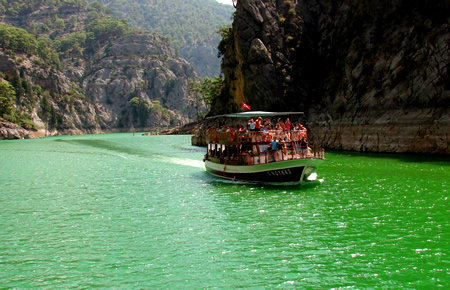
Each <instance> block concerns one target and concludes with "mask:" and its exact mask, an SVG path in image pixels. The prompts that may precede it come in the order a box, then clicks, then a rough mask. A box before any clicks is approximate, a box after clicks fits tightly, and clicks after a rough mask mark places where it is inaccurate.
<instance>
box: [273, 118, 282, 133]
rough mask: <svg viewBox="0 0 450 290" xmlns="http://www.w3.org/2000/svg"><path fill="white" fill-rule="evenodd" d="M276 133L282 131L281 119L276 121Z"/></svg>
mask: <svg viewBox="0 0 450 290" xmlns="http://www.w3.org/2000/svg"><path fill="white" fill-rule="evenodd" d="M275 129H276V130H278V131H283V130H284V123H283V121H281V119H278V121H277V126H276V128H275Z"/></svg>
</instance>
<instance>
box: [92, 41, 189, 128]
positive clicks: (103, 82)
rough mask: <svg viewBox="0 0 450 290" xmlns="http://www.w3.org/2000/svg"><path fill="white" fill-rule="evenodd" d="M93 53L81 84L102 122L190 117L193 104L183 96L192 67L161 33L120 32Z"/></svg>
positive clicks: (134, 123) (119, 124) (152, 123)
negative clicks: (157, 34) (119, 36)
mask: <svg viewBox="0 0 450 290" xmlns="http://www.w3.org/2000/svg"><path fill="white" fill-rule="evenodd" d="M94 59H95V60H96V61H95V63H93V64H92V67H91V69H90V71H89V72H88V73H87V74H86V76H85V77H84V80H83V87H84V91H85V93H86V95H87V96H88V98H89V99H90V100H91V101H92V103H94V104H95V108H96V112H97V114H98V116H99V121H100V124H101V126H102V127H105V128H129V127H143V128H144V127H152V128H159V129H161V128H168V127H171V126H172V127H173V126H177V125H181V124H185V123H187V122H188V121H192V120H193V119H194V118H195V110H194V104H193V103H192V102H190V101H189V100H188V98H187V96H188V89H189V80H193V79H195V77H196V75H195V73H194V70H193V68H192V66H191V65H190V64H188V63H187V62H186V61H185V60H183V59H180V58H177V57H175V56H174V52H173V50H172V49H171V48H170V46H169V44H168V42H167V41H165V40H163V39H162V38H161V37H159V36H156V35H153V34H145V33H143V34H141V33H136V34H131V35H126V36H124V37H122V38H120V39H118V40H117V41H116V42H115V43H114V44H112V45H111V46H109V47H106V48H104V49H102V50H100V51H98V52H97V54H96V55H95V56H94ZM167 108H170V109H167Z"/></svg>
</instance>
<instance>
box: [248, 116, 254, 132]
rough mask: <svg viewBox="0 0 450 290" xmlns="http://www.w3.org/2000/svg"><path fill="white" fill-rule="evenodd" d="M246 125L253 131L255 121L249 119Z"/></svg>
mask: <svg viewBox="0 0 450 290" xmlns="http://www.w3.org/2000/svg"><path fill="white" fill-rule="evenodd" d="M247 127H248V130H249V131H255V121H253V119H250V120H249V121H248V123H247Z"/></svg>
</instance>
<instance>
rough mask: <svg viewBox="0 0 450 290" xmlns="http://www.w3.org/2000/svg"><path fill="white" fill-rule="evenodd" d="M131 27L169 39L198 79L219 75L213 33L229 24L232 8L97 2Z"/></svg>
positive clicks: (137, 0)
mask: <svg viewBox="0 0 450 290" xmlns="http://www.w3.org/2000/svg"><path fill="white" fill-rule="evenodd" d="M99 3H101V4H104V5H105V6H107V7H108V8H109V9H110V10H111V11H112V13H113V14H114V15H117V16H119V17H121V18H123V19H127V21H128V22H129V23H130V25H131V26H133V27H137V28H140V29H142V30H145V31H152V32H156V33H158V34H161V35H163V36H165V37H168V38H170V41H171V44H172V45H173V46H174V48H175V49H176V50H177V51H178V52H179V55H180V56H181V57H183V58H185V59H187V60H188V61H189V62H191V63H192V64H193V65H194V67H195V69H196V72H197V74H198V75H200V76H202V77H203V76H208V77H214V76H218V75H219V73H220V72H219V66H220V63H219V60H218V59H217V57H216V55H217V43H218V42H219V40H220V37H219V35H217V33H216V31H217V29H219V27H222V26H224V25H228V24H230V23H231V16H232V13H233V11H234V8H233V7H232V6H230V5H222V4H219V3H217V2H216V1H215V0H190V1H185V0H165V1H158V0H99Z"/></svg>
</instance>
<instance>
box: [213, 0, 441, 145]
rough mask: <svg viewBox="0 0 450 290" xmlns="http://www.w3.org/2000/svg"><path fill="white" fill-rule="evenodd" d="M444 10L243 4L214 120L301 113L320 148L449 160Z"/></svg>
mask: <svg viewBox="0 0 450 290" xmlns="http://www.w3.org/2000/svg"><path fill="white" fill-rule="evenodd" d="M448 15H450V14H449V3H448V1H401V0H396V1H375V0H367V1H348V0H346V1H344V0H341V1H325V0H304V1H300V0H298V1H297V0H276V1H264V0H239V1H238V3H237V7H236V13H235V16H234V22H233V26H232V29H231V30H230V31H229V35H228V37H227V38H226V39H224V42H225V48H226V52H225V56H224V59H223V62H222V71H223V73H224V76H225V83H226V88H227V91H226V92H225V93H224V94H223V96H222V98H220V99H219V100H217V101H216V103H215V104H214V105H213V113H220V112H223V111H230V110H236V109H238V108H239V106H240V103H241V102H246V103H248V104H250V105H251V106H252V108H253V109H261V110H283V111H285V110H292V111H294V110H302V111H304V112H306V115H307V126H308V127H309V129H310V135H309V136H310V138H311V141H313V142H314V143H316V144H322V145H323V146H325V147H328V148H333V149H343V150H357V151H373V152H415V153H441V154H449V153H450V148H449V143H450V111H449V110H450V109H449V108H450V96H449V83H450V82H449V77H448V64H449V43H450V34H449V18H448Z"/></svg>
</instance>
